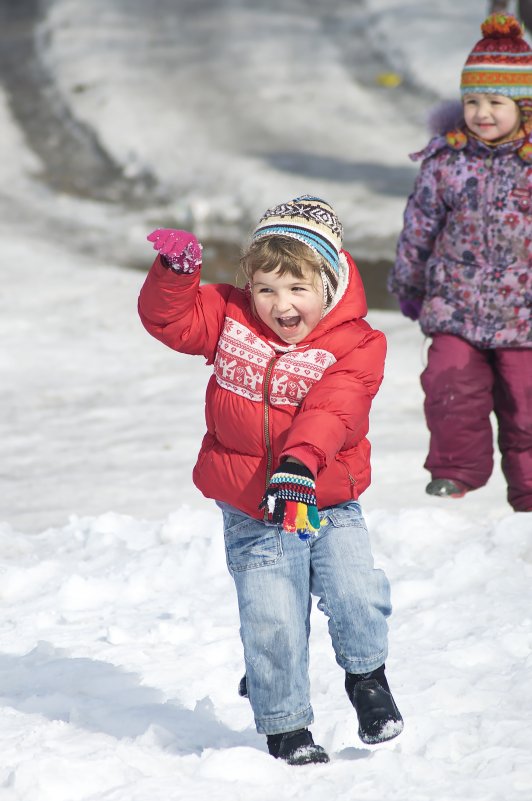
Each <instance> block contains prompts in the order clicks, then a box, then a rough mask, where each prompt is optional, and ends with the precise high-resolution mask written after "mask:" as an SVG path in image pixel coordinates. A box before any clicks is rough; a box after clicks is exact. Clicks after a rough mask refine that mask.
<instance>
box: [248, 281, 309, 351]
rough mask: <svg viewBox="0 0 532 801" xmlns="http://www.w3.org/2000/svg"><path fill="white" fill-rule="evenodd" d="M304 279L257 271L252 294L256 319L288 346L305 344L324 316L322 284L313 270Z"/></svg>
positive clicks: (252, 285) (252, 284) (252, 283)
mask: <svg viewBox="0 0 532 801" xmlns="http://www.w3.org/2000/svg"><path fill="white" fill-rule="evenodd" d="M303 275H304V277H303V278H302V279H299V278H295V277H294V276H293V275H290V273H285V274H284V275H279V270H274V271H272V272H270V273H265V272H263V271H262V270H257V271H256V272H255V273H254V275H253V279H252V282H251V293H252V297H253V302H254V304H255V310H256V312H257V316H258V317H259V318H260V319H261V320H262V322H263V323H265V324H266V325H267V326H268V327H269V328H271V329H272V331H274V332H275V333H276V334H277V336H278V337H279V338H280V339H282V340H283V342H287V343H288V344H289V345H296V344H297V343H298V342H302V341H303V340H304V339H305V337H306V336H307V335H308V334H310V332H311V331H312V330H313V329H314V328H316V326H317V325H318V323H319V321H320V320H321V316H322V313H323V285H322V282H321V281H320V280H319V276H317V275H316V274H315V273H314V271H313V270H311V269H310V267H307V268H303Z"/></svg>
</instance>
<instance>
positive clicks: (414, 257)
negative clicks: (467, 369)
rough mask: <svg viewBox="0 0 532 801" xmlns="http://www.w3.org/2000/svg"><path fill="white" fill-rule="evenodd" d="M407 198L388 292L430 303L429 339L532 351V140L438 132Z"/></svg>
mask: <svg viewBox="0 0 532 801" xmlns="http://www.w3.org/2000/svg"><path fill="white" fill-rule="evenodd" d="M410 158H411V159H412V160H413V161H417V160H419V159H422V163H421V169H420V171H419V174H418V177H417V180H416V183H415V186H414V190H413V192H412V194H411V195H410V197H409V199H408V203H407V206H406V210H405V214H404V227H403V230H402V232H401V235H400V237H399V241H398V245H397V258H396V262H395V265H394V267H393V269H392V271H391V273H390V277H389V281H388V288H389V290H390V291H391V292H393V293H394V294H396V295H397V296H398V297H399V298H401V299H422V300H423V304H422V307H421V314H420V318H419V322H420V325H421V328H422V330H423V332H424V333H425V334H427V335H428V336H431V335H432V334H435V333H438V332H444V333H449V334H455V335H457V336H460V337H463V338H464V339H466V340H468V341H469V342H471V343H472V344H473V345H475V346H477V347H479V348H499V347H532V324H531V323H532V320H531V308H532V163H531V161H532V142H531V141H530V139H529V141H528V142H524V140H523V139H520V140H518V141H516V142H508V143H505V144H502V145H499V146H497V147H488V146H487V145H485V144H484V143H483V142H480V141H478V140H476V139H474V138H473V137H468V136H467V135H466V134H465V133H463V132H462V131H459V132H458V136H453V134H451V133H449V134H447V136H443V135H440V136H435V137H434V138H433V139H431V141H430V142H429V144H428V146H427V147H426V148H425V149H424V150H422V151H420V152H419V153H415V154H413V155H412V156H411V157H410Z"/></svg>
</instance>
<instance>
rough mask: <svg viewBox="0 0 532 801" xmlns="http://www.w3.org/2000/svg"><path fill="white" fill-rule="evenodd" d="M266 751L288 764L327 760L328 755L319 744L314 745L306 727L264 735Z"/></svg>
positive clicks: (305, 763)
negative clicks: (266, 745)
mask: <svg viewBox="0 0 532 801" xmlns="http://www.w3.org/2000/svg"><path fill="white" fill-rule="evenodd" d="M266 740H267V743H268V751H269V752H270V754H271V755H272V756H274V757H275V758H276V759H284V761H285V762H288V764H289V765H311V764H318V763H320V762H322V763H323V762H328V761H329V756H328V754H327V752H326V751H325V749H324V748H322V747H321V745H316V744H315V743H314V740H313V739H312V734H311V733H310V732H309V730H308V729H297V731H286V732H282V733H281V734H268V735H267V736H266Z"/></svg>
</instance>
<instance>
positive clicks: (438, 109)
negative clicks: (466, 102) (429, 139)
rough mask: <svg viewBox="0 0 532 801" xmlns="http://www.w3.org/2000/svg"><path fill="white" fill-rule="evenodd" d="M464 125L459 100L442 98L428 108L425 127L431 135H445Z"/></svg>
mask: <svg viewBox="0 0 532 801" xmlns="http://www.w3.org/2000/svg"><path fill="white" fill-rule="evenodd" d="M463 125H465V122H464V111H463V108H462V103H461V102H460V100H444V101H442V102H441V103H438V104H437V105H436V106H433V108H431V109H430V111H429V113H428V115H427V127H428V129H429V133H430V135H431V136H445V134H447V133H449V132H450V131H454V130H455V129H456V128H461V127H462V126H463Z"/></svg>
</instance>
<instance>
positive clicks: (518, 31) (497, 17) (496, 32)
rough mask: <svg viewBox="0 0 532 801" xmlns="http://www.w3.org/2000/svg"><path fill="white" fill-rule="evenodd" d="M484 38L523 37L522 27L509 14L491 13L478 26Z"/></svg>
mask: <svg viewBox="0 0 532 801" xmlns="http://www.w3.org/2000/svg"><path fill="white" fill-rule="evenodd" d="M480 30H481V31H482V35H483V36H484V38H485V39H519V38H522V37H523V33H524V30H523V27H522V25H521V23H520V22H519V20H518V19H516V17H513V16H512V15H511V14H492V15H491V16H490V17H488V18H487V20H485V21H484V22H483V23H482V25H481V26H480Z"/></svg>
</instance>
